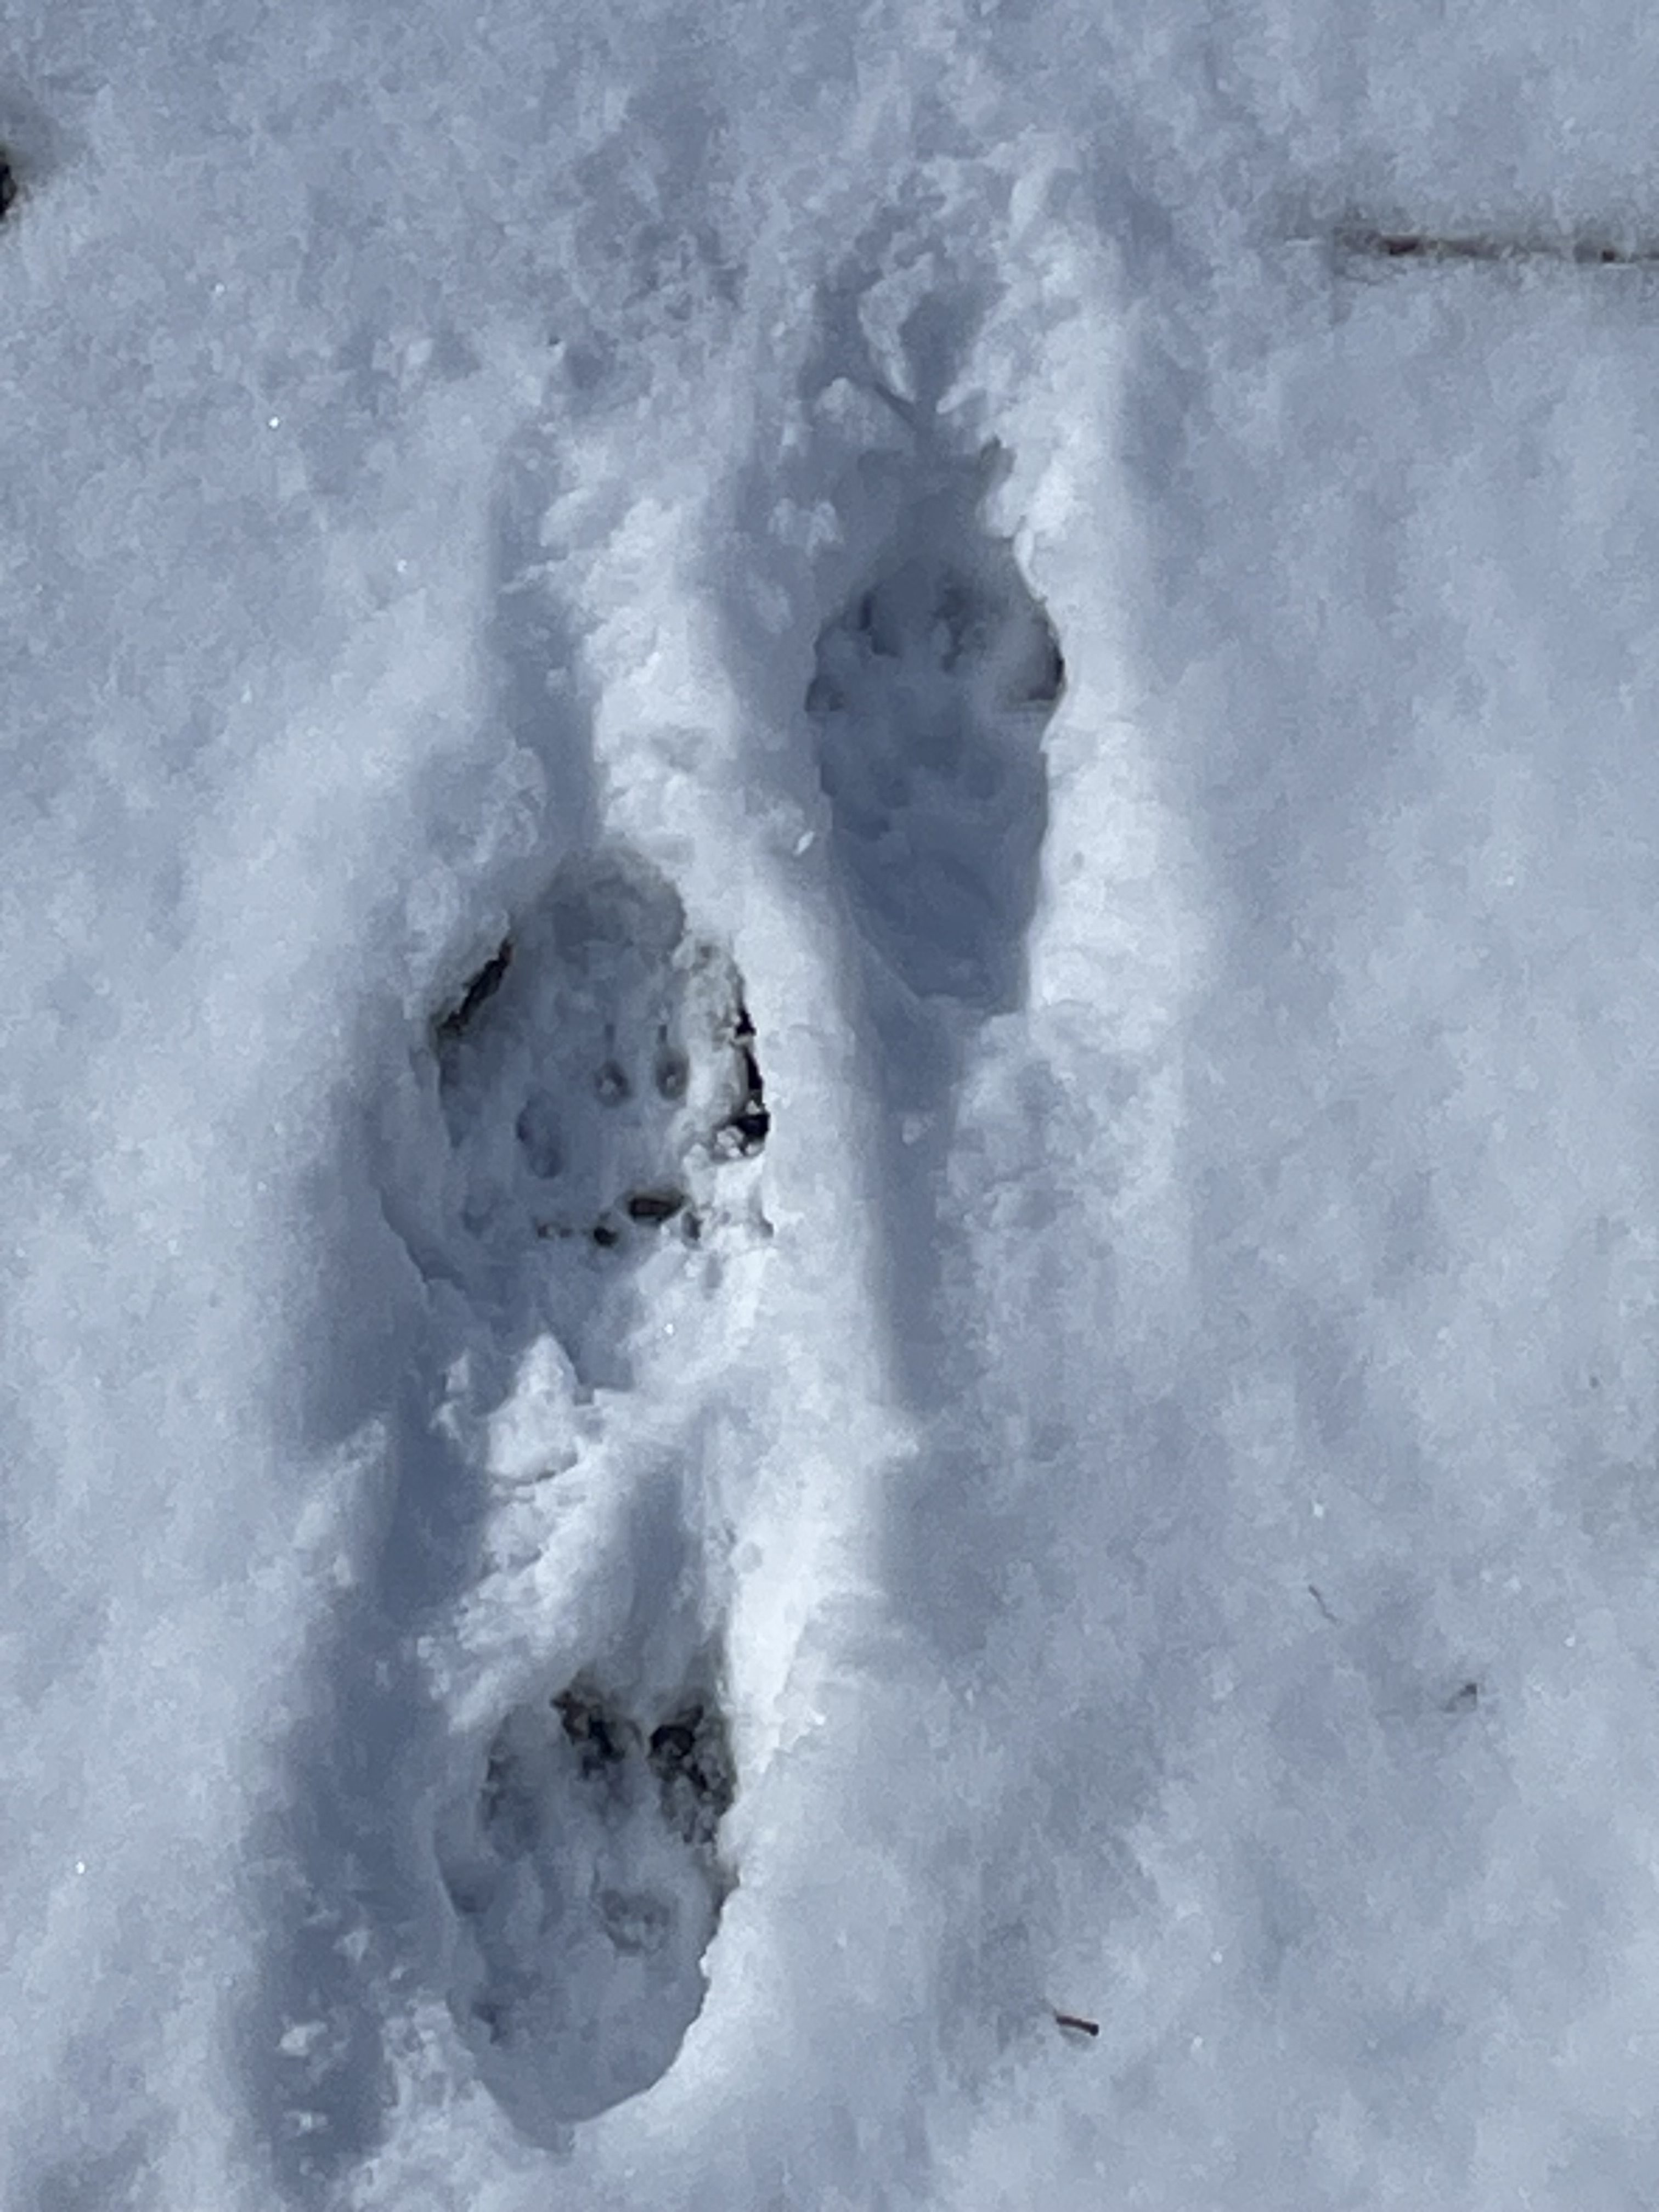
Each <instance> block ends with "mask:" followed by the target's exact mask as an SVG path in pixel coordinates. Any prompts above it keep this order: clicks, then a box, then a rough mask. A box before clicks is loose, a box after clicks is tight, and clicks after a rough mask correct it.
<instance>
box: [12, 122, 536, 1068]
mask: <svg viewBox="0 0 1659 2212" xmlns="http://www.w3.org/2000/svg"><path fill="white" fill-rule="evenodd" d="M0 167H3V164H0ZM4 210H5V187H4V185H3V184H0V214H3V212H4ZM512 965H513V939H511V938H510V937H504V938H503V939H501V943H500V945H498V946H497V947H496V949H495V951H494V952H492V953H491V954H490V956H489V959H488V960H486V961H485V962H484V964H483V967H482V968H480V969H479V970H478V972H477V975H475V976H474V977H473V978H472V981H471V982H470V983H469V984H468V985H467V987H466V988H465V991H463V992H462V994H461V997H460V1003H459V1005H458V1006H452V1007H451V1008H450V1010H449V1012H447V1014H445V1015H443V1016H441V1018H440V1019H439V1022H438V1025H437V1026H438V1035H439V1036H440V1037H441V1039H442V1040H443V1042H445V1043H446V1044H453V1042H454V1041H455V1040H456V1038H457V1037H462V1036H465V1035H466V1033H467V1031H468V1030H470V1029H471V1026H472V1024H473V1022H474V1020H475V1019H476V1018H477V1012H478V1010H479V1008H480V1007H481V1006H487V1005H488V1004H489V1001H490V1000H491V999H493V998H494V997H495V994H496V992H497V991H499V990H500V989H501V985H502V984H503V983H504V982H505V981H506V980H507V969H509V968H510V967H511V966H512Z"/></svg>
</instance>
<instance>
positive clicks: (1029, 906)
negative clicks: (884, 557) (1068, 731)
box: [806, 513, 1065, 1014]
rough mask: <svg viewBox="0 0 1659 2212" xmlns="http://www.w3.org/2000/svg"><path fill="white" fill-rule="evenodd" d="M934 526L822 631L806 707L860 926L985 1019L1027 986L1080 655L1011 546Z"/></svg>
mask: <svg viewBox="0 0 1659 2212" xmlns="http://www.w3.org/2000/svg"><path fill="white" fill-rule="evenodd" d="M925 520H926V522H927V525H928V526H930V527H929V529H928V530H927V531H926V532H918V535H917V538H916V540H915V542H914V543H912V544H909V545H908V546H907V547H904V548H902V549H901V550H899V551H898V552H897V553H896V556H894V557H893V558H892V559H891V560H890V562H888V563H887V564H885V565H884V567H883V568H881V569H880V571H879V572H878V574H875V575H874V576H872V578H871V579H870V580H869V581H868V582H867V583H866V586H864V587H863V588H862V589H861V590H860V591H859V592H856V593H855V594H854V597H853V598H852V599H851V600H850V601H849V602H848V605H847V606H846V607H845V608H844V609H843V610H842V612H841V613H840V614H838V615H836V617H833V618H832V619H831V620H830V621H829V623H826V624H825V625H824V627H823V629H822V631H821V632H820V633H819V635H818V640H817V656H816V662H817V665H816V668H815V671H814V673H813V677H812V681H811V687H810V688H809V690H808V692H807V695H806V707H807V711H808V713H809V714H810V715H811V718H812V720H813V721H814V723H815V724H816V725H817V731H818V769H819V776H820V779H821V781H822V783H823V789H824V792H825V794H826V796H827V797H828V799H829V804H830V808H831V815H832V825H833V826H832V849H833V852H834V855H835V859H836V866H837V869H838V872H839V873H840V875H841V878H842V884H843V886H844V890H845V893H846V896H847V899H848V906H849V908H850V910H851V913H852V915H853V918H854V921H855V922H856V924H857V926H858V928H859V930H860V933H861V934H862V935H863V936H864V938H865V939H866V942H867V943H868V944H869V945H871V947H872V949H873V950H874V951H876V952H877V953H878V955H879V956H880V957H881V959H882V960H883V961H884V963H885V964H886V966H887V967H888V968H889V969H890V970H891V971H892V972H893V973H894V974H895V975H897V976H898V977H899V978H900V979H901V980H902V981H903V982H904V983H905V984H906V985H908V987H909V989H910V990H911V991H912V992H914V993H915V995H916V996H917V997H918V998H922V999H927V998H947V999H952V1000H957V1001H958V1002H959V1003H960V1004H962V1005H963V1006H965V1007H967V1008H968V1009H969V1010H970V1011H971V1012H975V1013H980V1014H985V1013H991V1012H997V1011H999V1010H1002V1009H1006V1008H1007V1007H1009V1006H1013V1005H1015V1004H1017V1003H1018V999H1019V996H1020V994H1021V991H1022V988H1023V982H1024V935H1025V931H1026V927H1027V926H1028V924H1029V922H1030V918H1031V914H1032V911H1033V909H1034V908H1035V904H1036V879H1037V864H1038V857H1039V854H1040V853H1041V850H1042V838H1043V833H1044V830H1045V828H1046V826H1047V822H1048V785H1047V779H1046V774H1045V770H1044V767H1043V763H1042V752H1041V744H1040V741H1041V738H1042V729H1043V726H1044V725H1045V724H1046V722H1047V721H1048V718H1049V716H1050V714H1052V713H1053V711H1054V705H1055V702H1056V701H1057V700H1058V699H1059V697H1060V690H1061V689H1062V687H1063V684H1064V682H1065V665H1064V662H1063V661H1062V659H1061V657H1060V642H1059V640H1058V638H1057V637H1056V636H1055V634H1054V627H1053V625H1052V624H1051V623H1050V622H1049V621H1048V617H1047V615H1046V614H1045V613H1044V612H1043V611H1042V608H1041V606H1039V605H1038V604H1037V602H1036V599H1034V598H1033V597H1032V594H1031V592H1030V590H1029V588H1028V587H1027V586H1026V584H1025V582H1024V579H1023V578H1022V577H1021V575H1020V574H1019V570H1018V567H1017V565H1016V563H1015V561H1014V558H1013V556H1012V552H1011V551H1010V550H1008V548H1007V547H1006V546H1005V545H1003V544H1000V543H999V542H998V541H996V540H995V539H993V538H989V537H988V536H987V535H986V533H985V532H983V530H982V529H981V528H979V527H978V526H975V524H974V523H973V521H972V520H971V519H970V518H969V517H967V516H965V515H957V514H955V513H952V514H951V515H949V516H933V515H931V514H928V515H927V516H926V517H925ZM930 538H931V539H932V540H933V541H936V542H930Z"/></svg>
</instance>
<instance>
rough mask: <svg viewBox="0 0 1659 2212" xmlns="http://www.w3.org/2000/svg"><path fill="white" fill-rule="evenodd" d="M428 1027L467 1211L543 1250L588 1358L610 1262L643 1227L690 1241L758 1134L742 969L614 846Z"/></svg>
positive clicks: (758, 1095) (502, 1241) (514, 1253)
mask: <svg viewBox="0 0 1659 2212" xmlns="http://www.w3.org/2000/svg"><path fill="white" fill-rule="evenodd" d="M435 1047H436V1050H437V1054H438V1060H439V1069H440V1079H441V1096H442V1101H443V1109H444V1115H445V1119H446V1121H447V1127H448V1130H449V1135H450V1139H451V1143H452V1145H453V1148H454V1152H455V1155H456V1158H457V1163H458V1166H459V1173H460V1181H461V1193H460V1206H461V1213H462V1220H463V1224H464V1226H465V1230H466V1231H467V1232H468V1234H469V1236H470V1237H471V1238H472V1239H473V1240H475V1242H476V1244H477V1247H478V1248H481V1249H483V1252H485V1253H486V1254H487V1255H489V1257H490V1259H491V1261H493V1262H495V1263H496V1264H497V1265H499V1266H503V1267H508V1268H511V1267H514V1266H518V1265H522V1264H525V1263H526V1262H527V1261H532V1255H535V1258H536V1264H537V1266H538V1277H539V1279H540V1280H541V1284H542V1289H543V1293H544V1302H545V1303H549V1304H550V1305H551V1307H552V1309H553V1310H552V1311H551V1313H550V1316H549V1318H550V1319H551V1320H552V1322H553V1325H554V1328H555V1329H556V1333H557V1334H559V1336H560V1338H561V1340H562V1341H563V1342H564V1343H565V1344H566V1346H567V1348H568V1350H569V1351H570V1352H571V1356H572V1358H574V1360H575V1361H576V1363H577V1365H578V1368H579V1369H580V1368H581V1367H582V1366H583V1364H584V1363H583V1360H582V1357H581V1350H580V1347H581V1345H582V1342H583V1340H584V1337H585V1334H587V1333H588V1325H589V1324H590V1322H591V1318H592V1309H593V1306H594V1304H595V1300H596V1298H597V1297H600V1296H601V1295H602V1293H603V1289H604V1286H605V1281H606V1280H607V1279H611V1278H614V1273H615V1269H616V1267H617V1265H618V1264H619V1261H621V1260H622V1259H623V1258H625V1257H626V1256H627V1255H628V1253H629V1251H630V1250H631V1251H633V1252H634V1253H635V1254H636V1255H637V1253H638V1252H639V1250H640V1249H641V1241H642V1240H648V1239H652V1238H656V1237H662V1236H665V1235H671V1236H675V1237H680V1238H682V1239H684V1241H685V1242H686V1243H691V1244H695V1243H697V1242H698V1241H699V1240H700V1239H701V1237H702V1233H703V1229H704V1225H705V1224H706V1223H707V1222H708V1219H709V1218H711V1217H713V1216H715V1215H717V1214H718V1212H719V1211H720V1193H719V1189H718V1182H719V1178H720V1170H721V1168H722V1166H723V1165H724V1164H728V1163H730V1162H732V1161H734V1160H738V1159H742V1158H747V1157H750V1156H751V1155H753V1154H754V1153H755V1152H758V1151H759V1149H760V1147H761V1146H763V1144H764V1142H765V1139H766V1136H767V1133H768V1130H769V1126H770V1115H769V1111H768V1109H767V1106H766V1103H765V1092H764V1085H763V1080H762V1077H761V1072H760V1064H759V1061H758V1060H757V1055H756V1046H755V1032H754V1027H753V1024H752V1023H751V1022H750V1018H749V1014H748V1011H747V1009H746V1007H745V1006H744V998H743V987H742V983H741V980H740V978H739V977H738V973H737V970H736V969H735V967H734V966H733V964H732V961H731V959H730V958H729V957H727V956H726V955H725V954H724V953H722V952H720V951H718V950H717V949H716V948H715V947H714V946H713V945H709V944H708V943H705V942H702V941H699V940H697V939H694V938H693V937H691V936H690V934H689V933H688V931H687V928H686V921H685V914H684V908H683V907H682V905H681V902H680V900H679V897H678V894H677V893H676V891H675V890H674V889H673V886H672V885H671V884H670V883H669V882H668V881H667V879H666V878H665V877H664V876H663V875H662V874H661V873H660V872H659V871H658V870H656V869H655V868H653V866H651V865H650V863H649V862H648V861H647V860H643V859H642V858H641V857H640V856H639V855H638V854H633V853H630V852H628V851H627V850H625V849H624V848H619V847H609V848H603V849H601V850H599V852H596V853H591V854H581V855H579V856H577V857H576V858H574V859H573V860H568V861H566V862H565V863H564V864H563V866H561V867H560V869H559V870H558V872H557V873H556V875H555V877H554V878H553V881H552V883H551V884H550V886H549V889H548V890H547V893H546V895H545V896H544V898H543V899H542V900H541V902H539V903H538V906H537V908H535V910H534V911H533V912H532V914H530V915H528V916H526V919H525V921H523V923H522V924H521V925H520V927H517V928H516V929H515V930H514V931H513V933H512V934H511V935H510V936H509V937H508V938H507V939H505V940H503V942H502V943H501V945H500V946H499V947H498V948H497V949H496V950H495V951H494V952H493V953H492V954H491V955H490V957H489V959H488V960H487V961H486V962H484V963H483V965H482V966H481V967H480V968H479V969H478V970H477V973H476V975H474V976H473V978H472V980H471V982H470V983H469V985H468V986H467V987H466V989H465V992H464V993H463V994H461V996H460V998H459V1000H458V1002H457V1004H456V1005H455V1006H453V1008H452V1009H451V1010H450V1011H449V1012H447V1013H446V1014H445V1015H444V1016H442V1017H441V1019H440V1020H439V1021H438V1022H437V1023H436V1024H435ZM554 1253H556V1254H559V1255H562V1259H563V1261H565V1262H566V1264H564V1265H562V1266H559V1267H550V1266H549V1265H547V1264H546V1263H547V1261H548V1260H549V1258H550V1255H552V1254H554Z"/></svg>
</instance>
